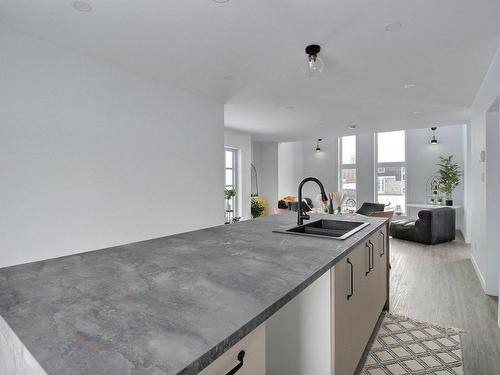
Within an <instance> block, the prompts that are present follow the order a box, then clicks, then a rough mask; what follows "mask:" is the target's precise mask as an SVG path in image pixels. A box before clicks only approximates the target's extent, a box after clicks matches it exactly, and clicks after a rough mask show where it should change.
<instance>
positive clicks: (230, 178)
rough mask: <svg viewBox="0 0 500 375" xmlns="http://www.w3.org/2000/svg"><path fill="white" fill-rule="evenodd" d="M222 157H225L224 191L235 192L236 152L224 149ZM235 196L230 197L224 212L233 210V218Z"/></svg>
mask: <svg viewBox="0 0 500 375" xmlns="http://www.w3.org/2000/svg"><path fill="white" fill-rule="evenodd" d="M224 155H225V167H226V168H225V173H226V175H225V179H226V181H225V188H226V189H234V190H236V187H237V175H238V174H237V172H238V169H237V168H238V166H237V160H238V158H237V155H238V151H237V150H235V149H233V148H225V149H224ZM236 194H238V191H237V190H236ZM236 202H237V200H236V196H234V197H232V198H231V199H230V200H229V206H230V207H226V210H228V209H229V210H233V211H234V216H237V214H236V211H237V207H236ZM226 203H227V202H226Z"/></svg>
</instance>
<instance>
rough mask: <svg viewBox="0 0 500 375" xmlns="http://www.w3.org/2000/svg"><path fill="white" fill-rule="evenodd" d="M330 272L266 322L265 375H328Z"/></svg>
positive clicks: (329, 363)
mask: <svg viewBox="0 0 500 375" xmlns="http://www.w3.org/2000/svg"><path fill="white" fill-rule="evenodd" d="M330 319H331V310H330V271H327V272H326V273H325V274H323V275H322V276H321V277H319V279H317V280H316V281H314V282H313V283H312V284H311V285H309V286H308V287H307V288H306V289H305V290H303V291H302V292H301V293H300V294H299V295H298V296H296V297H295V298H294V299H292V300H291V301H290V302H288V303H287V304H286V305H285V306H283V307H282V308H281V309H280V310H279V311H278V312H276V313H275V314H274V315H273V316H272V317H271V318H269V319H268V320H267V323H266V336H267V342H266V362H267V375H331V349H330V345H331V330H330Z"/></svg>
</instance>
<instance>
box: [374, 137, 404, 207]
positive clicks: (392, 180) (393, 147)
mask: <svg viewBox="0 0 500 375" xmlns="http://www.w3.org/2000/svg"><path fill="white" fill-rule="evenodd" d="M376 176H377V200H378V202H379V203H384V204H386V205H387V206H388V208H389V209H392V210H396V212H398V211H399V212H401V213H402V214H404V213H406V135H405V132H404V130H401V131H393V132H385V133H378V134H377V165H376Z"/></svg>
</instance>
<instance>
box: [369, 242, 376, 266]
mask: <svg viewBox="0 0 500 375" xmlns="http://www.w3.org/2000/svg"><path fill="white" fill-rule="evenodd" d="M368 244H369V245H370V246H371V252H370V254H371V256H372V265H371V268H370V270H372V269H374V268H375V261H374V259H373V257H374V255H373V254H374V253H375V246H374V245H373V243H372V241H371V240H368Z"/></svg>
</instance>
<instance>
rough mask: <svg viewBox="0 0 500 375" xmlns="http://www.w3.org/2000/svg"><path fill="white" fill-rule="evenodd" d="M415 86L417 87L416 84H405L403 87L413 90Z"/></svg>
mask: <svg viewBox="0 0 500 375" xmlns="http://www.w3.org/2000/svg"><path fill="white" fill-rule="evenodd" d="M415 86H417V85H416V84H414V83H406V84H405V85H404V86H403V87H404V88H405V89H412V88H414V87H415Z"/></svg>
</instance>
